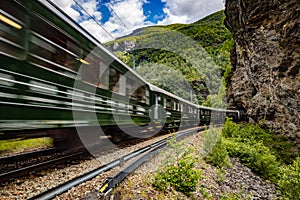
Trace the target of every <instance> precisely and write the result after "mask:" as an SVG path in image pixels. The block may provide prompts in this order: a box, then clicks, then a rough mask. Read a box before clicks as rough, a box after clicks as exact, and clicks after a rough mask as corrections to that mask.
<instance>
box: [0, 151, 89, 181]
mask: <svg viewBox="0 0 300 200" xmlns="http://www.w3.org/2000/svg"><path fill="white" fill-rule="evenodd" d="M86 153H87V152H85V151H84V152H83V151H82V152H77V153H73V154H71V155H67V156H64V157H61V158H56V159H52V160H48V161H45V162H41V163H37V164H34V165H30V166H26V167H23V168H20V169H15V170H12V171H8V172H4V173H1V174H0V181H6V180H9V179H12V178H16V177H20V176H24V175H28V174H30V173H32V172H36V171H38V170H42V169H46V168H47V167H48V166H51V165H55V164H60V163H62V162H65V161H66V160H70V159H72V158H74V159H77V158H78V156H80V155H84V154H86Z"/></svg>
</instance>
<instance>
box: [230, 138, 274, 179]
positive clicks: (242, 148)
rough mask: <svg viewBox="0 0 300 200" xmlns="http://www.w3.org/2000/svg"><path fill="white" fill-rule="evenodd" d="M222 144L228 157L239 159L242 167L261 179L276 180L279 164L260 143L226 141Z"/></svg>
mask: <svg viewBox="0 0 300 200" xmlns="http://www.w3.org/2000/svg"><path fill="white" fill-rule="evenodd" d="M224 144H225V146H226V149H227V151H228V154H229V155H230V156H232V157H238V158H240V160H241V162H242V163H243V164H244V165H246V166H247V167H249V168H250V169H252V170H253V171H254V172H256V173H257V174H258V175H260V176H261V177H263V178H265V179H270V180H272V181H275V180H276V178H277V173H278V170H279V162H278V161H277V159H276V156H274V155H273V154H272V153H271V151H270V150H269V149H268V148H267V147H265V146H264V145H263V144H262V143H256V144H249V143H241V142H236V141H234V140H230V139H227V140H225V141H224Z"/></svg>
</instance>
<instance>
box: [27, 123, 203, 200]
mask: <svg viewBox="0 0 300 200" xmlns="http://www.w3.org/2000/svg"><path fill="white" fill-rule="evenodd" d="M200 130H204V128H203V127H200V128H199V127H197V128H194V129H192V130H190V129H189V130H184V131H182V132H181V133H178V135H176V140H178V139H181V138H183V137H187V136H188V135H191V134H193V133H195V132H198V131H200ZM171 137H173V136H169V137H167V138H165V139H162V140H160V141H158V142H155V143H153V144H151V145H148V146H146V147H143V148H141V149H138V150H136V151H133V152H131V153H128V154H127V155H125V156H123V157H121V158H118V159H116V160H114V161H111V162H110V163H108V164H106V165H103V166H101V167H99V168H97V169H94V170H92V171H90V172H87V173H85V174H83V175H81V176H78V177H76V178H74V179H72V180H69V181H67V182H66V183H63V184H61V185H59V186H57V187H54V188H52V189H50V190H47V191H45V192H43V193H41V194H38V195H36V196H34V197H31V198H30V200H37V199H40V200H47V199H53V198H54V197H56V196H57V195H60V194H62V193H64V192H66V191H68V190H69V189H71V188H72V187H74V186H77V185H79V184H81V183H84V182H86V181H88V180H90V179H92V178H94V177H96V176H98V175H99V174H101V173H103V172H105V171H108V170H111V169H113V168H115V167H117V166H120V165H121V164H122V163H124V162H126V161H128V160H130V159H132V158H134V157H137V156H139V155H141V154H143V153H145V152H147V151H150V150H151V149H157V150H158V149H160V148H158V147H159V146H161V145H162V147H163V146H164V143H165V144H166V141H167V140H168V139H170V138H171ZM151 152H152V151H151Z"/></svg>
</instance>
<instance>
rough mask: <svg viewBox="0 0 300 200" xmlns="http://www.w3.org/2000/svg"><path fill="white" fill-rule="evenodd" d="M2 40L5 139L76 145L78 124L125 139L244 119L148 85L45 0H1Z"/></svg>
mask: <svg viewBox="0 0 300 200" xmlns="http://www.w3.org/2000/svg"><path fill="white" fill-rule="evenodd" d="M0 43H1V45H0V111H1V112H0V133H1V134H0V139H10V138H18V137H41V136H50V137H53V138H54V139H55V142H56V144H57V143H58V142H59V141H61V142H62V143H63V144H66V142H65V140H68V141H74V140H76V141H75V142H73V143H72V145H77V144H78V143H80V140H79V138H78V136H77V135H76V134H77V132H76V130H75V127H76V128H78V127H81V128H86V129H85V130H86V132H89V134H90V132H91V131H90V130H91V129H90V128H93V127H98V126H99V125H100V126H101V127H102V128H103V130H104V132H105V133H107V134H108V135H110V136H112V137H113V138H114V139H120V138H123V137H124V136H125V135H124V134H123V133H124V129H125V130H130V131H134V130H136V131H137V133H134V134H135V136H142V134H146V133H145V132H147V130H148V131H153V130H156V131H159V130H161V129H163V130H178V129H179V128H181V127H192V126H198V125H204V124H209V123H211V122H213V123H217V122H218V120H219V119H220V118H224V117H225V115H227V116H231V117H233V118H234V119H239V118H240V113H239V111H233V110H232V111H227V110H221V109H214V108H208V107H204V106H199V105H195V104H193V103H191V102H189V101H186V100H184V99H182V98H180V97H177V96H175V95H174V94H171V93H169V92H167V91H165V90H162V89H160V88H158V87H156V86H154V85H151V84H149V83H147V82H146V81H145V80H144V79H143V78H142V77H140V76H139V75H138V74H137V73H135V72H134V71H133V70H132V69H130V68H129V67H128V66H126V65H125V64H124V63H123V62H122V61H120V60H119V59H118V58H117V57H116V56H115V55H114V54H112V53H111V52H109V51H108V50H107V49H106V48H104V47H103V45H101V43H100V42H98V41H97V39H95V38H94V37H93V36H92V35H90V34H89V33H88V32H86V31H85V30H84V29H82V28H81V27H80V26H79V25H78V24H77V23H76V22H75V21H73V20H72V19H71V18H69V17H68V16H66V15H65V14H63V12H62V11H61V10H60V9H59V8H58V7H56V6H55V5H54V4H52V3H51V1H48V0H1V1H0ZM212 113H216V115H215V114H214V115H212ZM145 129H146V130H145ZM125 132H126V131H125ZM139 134H140V135H139ZM97 137H98V136H97V135H94V136H93V137H91V141H93V139H94V138H97ZM74 138H76V139H74ZM98 138H99V137H98ZM69 139H70V140H69ZM70 145H71V144H70ZM67 146H68V145H67Z"/></svg>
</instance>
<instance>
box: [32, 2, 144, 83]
mask: <svg viewBox="0 0 300 200" xmlns="http://www.w3.org/2000/svg"><path fill="white" fill-rule="evenodd" d="M38 2H40V3H41V4H42V5H44V6H46V7H47V8H48V9H49V10H51V11H52V12H53V13H55V14H56V15H57V16H58V17H59V18H61V19H62V20H64V21H65V22H66V23H67V24H69V25H70V26H71V27H72V28H74V29H75V30H76V31H78V32H79V33H80V34H81V35H83V36H84V37H86V38H87V39H88V40H89V41H91V42H92V43H94V44H95V45H96V46H97V47H99V48H100V50H102V51H103V52H105V53H106V54H107V55H108V56H110V57H112V58H113V59H114V60H115V61H117V62H118V63H119V64H121V65H122V66H123V67H124V68H126V69H127V70H128V71H130V72H131V73H133V75H135V76H136V77H137V78H138V79H140V80H141V81H142V82H144V83H147V81H146V80H145V79H144V78H143V77H141V76H140V75H139V74H138V73H136V72H135V71H134V70H133V69H131V68H130V67H129V66H127V65H126V64H125V63H124V62H123V61H121V60H120V59H119V58H118V57H117V56H116V55H115V54H113V53H112V52H111V51H110V50H108V49H107V48H106V47H104V46H103V45H102V43H101V42H100V41H99V40H98V39H97V38H95V37H94V36H93V35H91V34H90V33H89V32H87V31H86V30H85V29H84V28H82V27H81V26H80V25H79V24H78V23H77V22H76V21H74V20H73V19H72V18H71V17H69V16H68V15H67V14H66V13H65V12H64V11H63V10H61V9H60V8H59V7H58V6H56V5H55V4H54V3H52V2H51V1H49V0H38Z"/></svg>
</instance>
